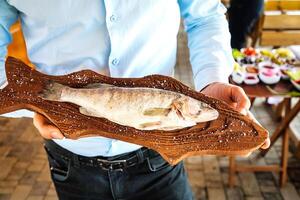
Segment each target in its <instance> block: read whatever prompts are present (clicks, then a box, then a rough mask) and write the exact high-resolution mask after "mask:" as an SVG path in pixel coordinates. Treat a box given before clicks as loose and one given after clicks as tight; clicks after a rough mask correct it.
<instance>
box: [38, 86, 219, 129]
mask: <svg viewBox="0 0 300 200" xmlns="http://www.w3.org/2000/svg"><path fill="white" fill-rule="evenodd" d="M91 87H92V88H85V89H76V88H71V87H68V86H64V85H61V84H59V83H55V82H53V83H50V84H49V85H48V86H47V89H46V90H44V92H43V93H42V94H41V97H42V98H43V99H46V100H51V101H60V102H69V103H74V104H76V105H79V106H81V107H80V108H79V111H80V112H81V113H82V114H85V115H88V116H94V117H102V118H106V119H108V120H110V121H112V122H115V123H118V124H121V125H124V126H131V127H134V128H136V129H140V130H154V129H157V130H174V129H181V128H185V127H190V126H194V125H196V123H199V122H206V121H211V120H215V119H217V118H218V111H216V110H215V109H213V108H212V107H210V106H209V105H207V104H206V103H204V102H201V101H199V100H196V99H193V98H191V97H188V96H185V95H183V94H179V93H176V92H171V91H167V90H161V89H154V88H126V87H116V86H112V85H104V84H98V85H95V86H91Z"/></svg>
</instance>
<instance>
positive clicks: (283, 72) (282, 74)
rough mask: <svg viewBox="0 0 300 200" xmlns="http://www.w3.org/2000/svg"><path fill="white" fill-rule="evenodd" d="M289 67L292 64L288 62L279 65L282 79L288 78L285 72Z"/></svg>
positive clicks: (290, 67)
mask: <svg viewBox="0 0 300 200" xmlns="http://www.w3.org/2000/svg"><path fill="white" fill-rule="evenodd" d="M290 69H292V66H291V65H289V64H284V65H280V73H281V78H282V79H283V80H288V79H289V78H290V77H289V75H288V74H287V71H288V70H290Z"/></svg>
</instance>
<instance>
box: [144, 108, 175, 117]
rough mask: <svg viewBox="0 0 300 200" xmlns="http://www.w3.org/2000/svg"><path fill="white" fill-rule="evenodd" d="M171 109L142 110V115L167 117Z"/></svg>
mask: <svg viewBox="0 0 300 200" xmlns="http://www.w3.org/2000/svg"><path fill="white" fill-rule="evenodd" d="M170 111H171V108H148V109H146V110H144V112H143V115H147V116H167V115H168V114H169V113H170Z"/></svg>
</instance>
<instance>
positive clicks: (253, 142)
mask: <svg viewBox="0 0 300 200" xmlns="http://www.w3.org/2000/svg"><path fill="white" fill-rule="evenodd" d="M5 67H6V74H7V79H8V85H7V86H6V87H5V88H4V89H2V90H0V114H3V113H7V112H12V111H15V110H18V109H29V110H32V111H35V112H39V113H41V114H43V115H44V116H46V117H47V118H48V119H49V120H50V121H51V122H52V123H53V124H55V125H56V126H57V127H58V128H59V129H60V130H61V132H62V133H63V134H64V135H65V137H67V138H71V139H77V138H81V137H87V136H104V137H108V138H113V139H118V140H123V141H126V142H131V143H135V144H138V145H142V146H146V147H148V148H151V149H153V150H155V151H157V152H159V153H160V154H161V155H162V156H163V157H164V158H165V159H166V160H167V161H168V162H169V163H170V164H176V163H178V162H179V161H181V160H182V159H183V158H185V157H187V156H192V155H204V154H214V155H247V154H249V153H250V152H251V151H254V150H255V149H258V148H259V147H260V146H261V145H262V144H263V143H264V141H265V139H266V138H267V137H268V132H267V131H266V130H265V129H264V128H262V127H261V126H260V125H258V124H256V123H255V122H253V121H252V120H250V119H249V118H248V117H246V116H243V115H241V114H240V113H238V112H236V111H234V110H233V109H230V108H229V107H228V105H227V104H225V103H224V102H222V101H219V100H216V99H213V98H210V97H207V96H205V95H203V94H201V93H199V92H196V91H194V90H192V89H191V88H189V87H187V86H185V85H183V84H182V83H180V82H179V81H177V80H175V79H173V78H170V77H166V76H161V75H151V76H146V77H143V78H111V77H106V76H103V75H100V74H97V73H95V72H93V71H90V70H83V71H80V72H76V73H72V74H68V75H64V76H49V75H45V74H42V73H40V72H38V71H36V70H33V69H32V68H30V67H29V66H27V65H26V64H24V63H23V62H21V61H20V60H18V59H15V58H12V57H8V58H7V61H6V66H5ZM49 81H55V82H58V83H61V84H64V85H68V86H70V87H75V88H81V87H84V86H86V85H88V84H91V83H106V84H111V85H116V86H119V87H149V88H160V89H165V90H170V91H175V92H179V93H182V94H185V95H187V96H190V97H193V98H195V99H198V100H201V101H203V102H205V103H207V104H209V105H210V106H212V107H213V108H215V109H217V110H218V111H219V118H218V119H217V120H214V121H211V122H204V123H199V124H197V125H195V126H193V127H189V128H184V129H180V130H173V131H158V130H151V131H141V130H137V129H134V128H131V127H127V126H122V125H119V124H116V123H113V122H111V121H109V120H107V119H104V118H96V117H90V116H86V115H83V114H81V113H80V112H79V110H78V106H77V105H74V104H71V103H63V102H53V101H47V100H43V99H41V98H40V97H38V94H39V92H41V91H42V90H43V88H44V87H45V86H46V85H47V84H48V83H49ZM124 103H126V102H124Z"/></svg>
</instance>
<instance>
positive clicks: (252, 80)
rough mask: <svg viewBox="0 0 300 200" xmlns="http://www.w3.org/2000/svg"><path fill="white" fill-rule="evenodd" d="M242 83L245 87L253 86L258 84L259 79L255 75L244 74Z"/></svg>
mask: <svg viewBox="0 0 300 200" xmlns="http://www.w3.org/2000/svg"><path fill="white" fill-rule="evenodd" d="M244 82H245V84H247V85H255V84H257V83H259V78H258V76H257V74H256V73H246V76H245V79H244Z"/></svg>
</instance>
